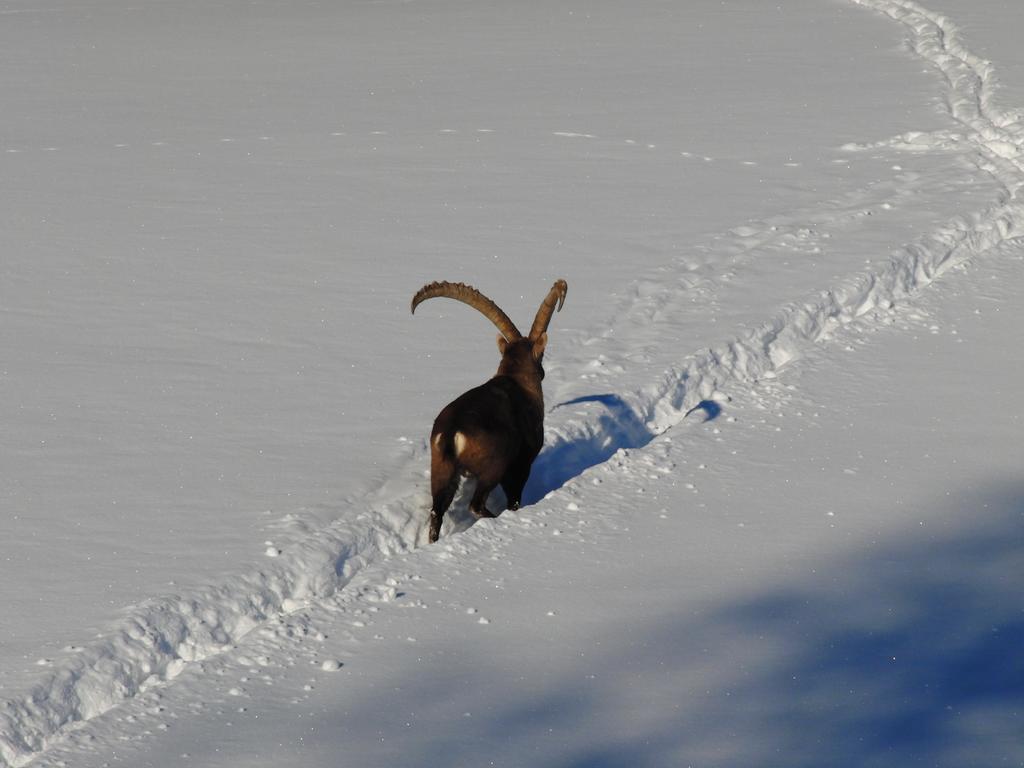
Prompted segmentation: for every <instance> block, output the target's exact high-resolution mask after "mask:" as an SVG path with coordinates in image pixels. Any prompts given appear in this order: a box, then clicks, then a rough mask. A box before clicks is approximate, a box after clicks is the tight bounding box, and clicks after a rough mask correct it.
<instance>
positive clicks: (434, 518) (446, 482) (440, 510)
mask: <svg viewBox="0 0 1024 768" xmlns="http://www.w3.org/2000/svg"><path fill="white" fill-rule="evenodd" d="M438 453H439V452H436V451H435V452H433V453H432V455H431V457H430V495H431V496H432V497H433V503H432V504H431V506H430V532H429V534H428V540H429V541H430V543H431V544H433V543H434V542H435V541H437V539H438V537H439V536H440V535H441V521H442V520H444V513H445V512H447V511H448V507H450V506H451V505H452V499H454V498H455V492H456V491H457V490H458V489H459V473H458V471H457V470H456V467H455V462H454V460H452V459H450V458H447V457H445V456H441V455H438Z"/></svg>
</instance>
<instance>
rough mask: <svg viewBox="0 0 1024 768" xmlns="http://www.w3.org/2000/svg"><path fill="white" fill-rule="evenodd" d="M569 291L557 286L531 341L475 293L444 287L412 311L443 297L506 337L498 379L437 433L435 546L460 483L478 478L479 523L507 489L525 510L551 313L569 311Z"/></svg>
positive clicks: (540, 439)
mask: <svg viewBox="0 0 1024 768" xmlns="http://www.w3.org/2000/svg"><path fill="white" fill-rule="evenodd" d="M567 290H568V287H567V285H566V282H565V281H564V280H557V281H555V284H554V285H553V286H552V287H551V290H550V291H549V292H548V295H547V297H545V299H544V301H543V302H542V303H541V306H540V309H538V310H537V316H536V318H534V321H533V326H532V327H531V329H530V335H529V336H528V337H526V338H524V337H523V336H522V335H521V334H520V333H519V330H518V329H517V328H516V327H515V324H513V323H512V321H511V320H510V319H509V318H508V316H507V315H506V314H505V313H504V312H502V311H501V309H500V308H499V307H498V306H497V305H496V304H495V303H494V302H493V301H491V300H490V299H488V298H487V297H486V296H484V295H483V294H481V293H480V292H479V291H477V290H476V289H475V288H473V287H472V286H468V285H464V284H462V283H447V282H437V283H430V284H429V285H425V286H423V288H421V289H420V290H419V291H418V292H417V293H416V295H415V296H414V297H413V300H412V310H413V312H415V311H416V307H417V305H419V304H420V303H421V302H423V301H425V300H426V299H430V298H434V297H437V296H444V297H447V298H450V299H455V300H457V301H461V302H463V303H465V304H469V305H470V306H472V307H474V308H476V309H477V310H479V311H480V312H481V313H483V315H484V316H485V317H487V318H488V319H490V320H491V321H492V322H493V323H494V324H495V326H496V327H497V328H498V330H499V331H501V335H499V336H498V349H499V351H500V352H501V363H500V364H499V365H498V371H497V373H496V374H495V375H494V377H493V378H492V379H491V380H490V381H487V382H485V383H483V384H481V385H480V386H479V387H474V388H473V389H471V390H469V391H468V392H466V393H465V394H463V395H461V396H459V397H458V398H456V399H455V400H453V401H452V402H450V403H449V404H448V405H446V406H445V407H444V409H443V410H442V411H441V413H439V414H438V416H437V418H436V419H435V420H434V428H433V430H432V431H431V433H430V494H431V497H432V505H431V510H430V532H429V539H430V541H431V542H435V541H437V539H438V536H439V535H440V533H441V522H442V521H443V520H444V514H445V512H447V511H448V507H450V506H451V503H452V499H453V498H454V497H455V492H456V491H457V490H458V488H459V479H460V478H461V477H462V476H463V475H472V476H473V477H475V478H476V490H475V491H474V493H473V498H472V500H471V501H470V503H469V508H470V509H471V510H472V512H473V514H475V515H476V516H477V517H493V516H494V514H493V513H492V512H491V511H490V510H488V509H487V506H486V503H487V497H488V496H489V495H490V493H491V491H492V490H494V488H495V487H496V486H497V485H498V484H499V483H500V484H501V487H502V489H503V490H504V491H505V496H506V497H507V498H508V506H509V508H510V509H518V508H519V504H520V502H521V501H522V497H523V488H524V486H525V485H526V481H527V479H528V478H529V476H530V467H531V466H533V460H534V459H535V458H537V454H538V453H540V449H541V446H542V445H543V443H544V392H543V390H542V389H541V381H542V380H543V379H544V366H543V360H544V350H545V348H546V347H547V342H548V335H547V327H548V323H549V322H550V320H551V315H552V313H553V312H554V311H555V310H556V308H557V309H558V310H560V309H561V308H562V304H563V302H564V301H565V295H566V292H567Z"/></svg>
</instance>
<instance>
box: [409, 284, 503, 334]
mask: <svg viewBox="0 0 1024 768" xmlns="http://www.w3.org/2000/svg"><path fill="white" fill-rule="evenodd" d="M437 296H444V297H445V298H448V299H455V300H456V301H461V302H462V303H463V304H468V305H469V306H471V307H473V309H476V310H479V311H480V313H481V314H482V315H483V316H484V317H486V318H487V319H488V320H490V321H491V322H492V323H494V324H495V326H497V328H498V330H499V331H501V335H502V336H504V337H505V340H506V341H515V340H516V339H521V338H523V334H521V333H520V332H519V329H518V328H516V326H515V323H513V322H512V321H511V320H509V317H508V315H506V314H505V313H504V312H502V311H501V308H500V307H499V306H498V305H497V304H495V303H494V302H493V301H491V300H490V299H488V298H487V297H486V296H484V295H483V294H482V293H480V291H478V290H477V289H476V288H474V287H473V286H471V285H466V284H465V283H449V282H444V281H441V282H437V283H430V284H429V285H424V286H423V287H422V288H420V289H419V290H418V291H416V295H415V296H413V297H412V311H413V314H415V313H416V307H417V306H419V304H420V302H423V301H426V300H427V299H433V298H435V297H437Z"/></svg>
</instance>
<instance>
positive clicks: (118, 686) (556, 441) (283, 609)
mask: <svg viewBox="0 0 1024 768" xmlns="http://www.w3.org/2000/svg"><path fill="white" fill-rule="evenodd" d="M852 1H853V2H856V3H857V4H859V5H863V6H865V7H868V8H871V9H874V10H876V11H879V12H881V13H884V14H886V15H888V16H889V17H890V18H892V19H894V20H896V21H898V22H900V23H901V24H904V25H905V26H906V27H907V28H908V30H909V32H910V45H911V47H912V49H913V50H914V52H915V53H917V54H918V55H919V56H921V57H922V58H923V59H925V60H926V61H927V62H929V63H931V64H932V65H934V66H935V67H936V68H937V69H938V70H939V71H940V72H941V74H942V75H943V77H944V78H945V80H946V83H947V94H946V99H947V105H948V108H949V112H950V114H951V115H952V116H953V118H954V119H955V120H956V121H957V122H958V123H959V124H960V125H961V126H962V127H963V131H964V132H963V133H962V134H961V133H950V132H936V133H934V134H913V135H904V136H901V137H897V138H895V139H891V140H889V141H888V142H886V144H887V145H888V146H892V147H907V148H911V149H913V148H915V147H918V148H920V147H926V148H941V147H957V148H960V149H965V148H967V149H970V151H971V152H972V153H973V154H974V155H975V156H976V157H977V158H978V163H979V165H980V166H981V167H982V168H984V169H985V170H986V171H988V172H989V173H990V174H991V175H992V177H993V178H994V179H996V180H997V181H998V183H999V184H1000V185H1001V189H1002V192H1001V194H1000V196H999V199H998V200H997V202H996V203H995V204H994V205H993V206H991V207H990V208H988V209H986V210H984V211H981V212H978V213H973V214H969V215H961V216H958V217H956V218H955V219H954V220H952V221H950V222H948V223H947V224H946V225H944V226H942V227H940V228H939V229H938V230H937V231H935V232H933V233H931V234H929V235H927V236H924V237H922V238H920V239H919V240H917V241H916V242H914V243H911V244H909V245H907V246H906V247H905V248H903V249H902V251H901V252H899V253H898V254H897V255H895V256H893V257H892V258H891V259H890V261H889V262H888V263H887V264H886V265H884V266H883V267H881V268H878V269H873V270H871V271H866V272H863V273H860V274H856V275H852V276H850V277H848V278H846V279H844V280H842V281H841V282H839V283H838V284H837V285H835V286H833V287H832V288H831V289H829V290H825V291H823V292H821V293H819V294H817V295H815V296H813V297H810V298H807V299H804V300H801V301H796V302H793V303H791V304H789V305H787V306H785V307H783V308H782V309H781V310H780V311H779V312H778V313H777V314H776V315H775V316H774V317H772V318H770V319H769V320H767V321H765V322H764V323H762V324H761V325H759V326H757V327H755V328H752V329H749V330H748V331H746V332H744V333H743V334H741V335H740V336H738V337H736V338H734V339H732V340H730V341H728V342H726V343H724V344H720V345H718V346H716V347H712V348H708V349H705V350H703V351H701V352H699V353H698V354H696V355H693V356H692V357H690V358H688V359H687V360H686V361H685V362H683V363H681V364H680V365H679V366H674V367H671V368H669V369H667V370H665V371H664V372H662V373H661V374H659V375H657V376H655V377H652V380H651V382H650V383H649V384H648V385H647V386H645V387H643V388H641V389H639V390H635V391H633V392H630V393H627V394H624V395H621V396H615V397H611V396H603V397H602V398H601V399H600V402H601V403H602V404H603V405H604V406H605V413H604V414H603V415H602V416H600V417H597V418H594V417H589V416H588V417H584V416H578V415H576V416H570V415H565V412H563V411H561V410H559V409H557V408H556V409H555V410H553V411H552V413H551V414H550V417H549V428H548V434H547V439H546V448H545V451H544V453H543V454H542V455H541V457H540V458H539V459H538V462H537V464H536V465H535V468H534V477H532V478H531V485H530V488H531V489H532V491H528V493H529V495H530V496H531V497H532V498H537V497H539V496H542V495H544V494H545V493H548V492H551V491H553V490H555V489H556V488H558V487H559V486H560V485H561V484H562V483H564V482H565V481H567V480H568V479H571V477H572V476H575V475H577V474H579V473H580V472H582V471H583V469H585V468H586V467H587V466H591V465H592V464H596V463H598V462H600V461H604V460H606V459H607V458H608V457H609V456H610V455H612V454H613V453H614V452H615V451H616V450H618V449H619V448H629V447H637V446H640V445H643V444H645V443H646V442H648V441H649V440H650V439H651V438H652V437H653V436H654V435H656V434H659V433H661V432H664V431H666V430H668V429H670V428H671V427H673V426H674V425H676V424H679V423H680V422H681V421H682V420H683V419H684V418H685V417H686V415H687V413H689V412H690V411H691V410H692V409H693V408H694V407H696V406H697V405H698V404H699V403H701V401H705V400H714V399H718V398H720V397H722V395H721V392H722V390H723V389H724V388H727V387H735V386H737V385H743V384H747V383H751V382H754V381H757V380H758V379H760V378H763V377H766V376H770V375H772V374H773V373H774V372H775V371H776V370H778V369H779V368H781V367H782V366H784V365H785V364H786V363H788V362H790V361H791V360H793V359H796V358H799V357H800V356H802V355H803V354H804V353H805V352H806V350H808V349H809V348H810V347H811V346H813V345H814V344H815V343H818V342H820V341H821V340H823V339H826V338H828V335H829V332H830V331H831V330H832V329H834V328H835V327H837V326H839V325H842V324H845V323H849V322H851V321H853V320H855V319H857V318H861V317H865V316H866V317H867V318H868V319H870V317H871V313H872V311H873V310H875V309H876V308H888V307H891V306H892V305H893V304H895V303H897V302H899V301H900V300H901V299H904V298H906V297H907V296H909V295H910V294H912V293H914V292H916V291H917V290H918V289H920V288H921V287H923V286H925V285H927V284H929V283H930V282H931V281H932V280H934V279H935V278H936V277H937V276H939V275H941V274H942V273H943V272H945V271H946V270H948V269H949V268H950V267H952V266H955V265H957V264H961V263H963V262H965V261H967V260H969V259H971V258H973V257H974V256H976V255H978V254H981V253H984V252H986V251H988V250H990V249H992V248H995V247H998V246H1000V245H1003V244H1006V243H1007V242H1009V241H1024V207H1022V205H1021V204H1020V202H1019V201H1018V193H1019V191H1020V189H1021V187H1022V186H1024V112H1021V111H1012V112H1007V111H1003V110H1001V109H999V108H998V107H997V106H996V104H995V96H994V94H995V91H996V79H995V74H994V72H993V68H992V65H991V64H990V63H989V62H987V61H984V60H983V59H981V58H979V57H977V56H975V55H974V54H972V53H971V52H970V51H969V50H967V49H966V47H965V46H964V45H963V43H962V41H961V39H960V36H959V34H958V31H957V28H956V27H955V26H954V25H953V24H952V23H951V22H950V21H949V20H948V19H946V18H945V17H943V16H941V15H939V14H936V13H934V12H932V11H929V10H927V9H925V8H923V7H922V6H920V5H918V4H917V3H915V2H910V0H852ZM868 146H878V145H857V146H851V147H849V149H851V150H854V151H855V150H858V149H863V148H866V147H868ZM652 301H654V302H656V301H657V299H656V298H654V299H652V298H651V297H649V296H648V297H644V296H639V297H638V298H636V299H635V302H637V303H639V304H643V303H645V302H652ZM641 314H642V313H641ZM618 330H621V331H622V333H621V334H617V335H619V336H628V333H629V328H628V327H625V328H622V329H618ZM425 455H426V452H425V448H424V447H423V446H419V447H418V448H416V449H414V450H413V451H412V452H411V453H410V455H409V456H408V457H407V458H406V460H405V461H404V462H403V465H402V467H401V470H400V473H399V474H398V475H397V476H396V477H395V478H394V479H393V480H392V481H391V482H390V483H388V484H386V485H385V486H384V487H383V488H381V489H380V490H379V491H377V492H376V493H375V494H373V495H371V496H370V497H369V498H366V499H362V500H360V501H358V502H355V503H354V504H353V506H356V507H359V506H361V507H362V508H363V512H362V513H361V514H358V515H355V516H354V517H353V518H349V519H346V520H339V521H335V522H334V523H331V524H329V525H327V526H326V527H324V528H323V529H321V530H318V531H315V532H314V533H312V534H311V535H308V536H306V537H305V538H303V539H301V540H299V541H297V542H296V543H294V544H293V545H291V546H289V547H287V548H286V549H285V551H284V552H283V553H282V554H281V556H280V557H278V558H274V559H273V560H272V561H271V562H270V564H269V565H264V566H261V567H258V568H257V567H253V568H251V569H250V570H249V571H247V572H245V573H241V574H239V575H237V576H235V577H232V578H230V579H227V580H225V581H224V582H223V583H221V584H218V585H211V586H208V587H206V588H204V589H201V590H197V591H195V592H194V593H193V594H190V595H183V596H168V597H163V598H159V599H154V600H152V601H149V602H146V603H144V604H142V605H140V606H139V607H138V608H136V609H135V610H133V611H132V613H131V614H130V615H129V616H128V617H126V618H125V619H124V620H123V621H122V622H121V623H120V625H119V626H118V627H117V628H115V629H114V630H113V631H111V632H110V633H108V634H106V635H105V636H103V637H102V638H100V639H98V640H97V641H95V642H93V643H92V644H90V645H88V646H87V647H85V648H84V649H82V650H81V651H79V652H78V653H77V654H76V655H75V656H73V657H72V658H71V659H69V660H68V661H67V662H66V663H64V664H63V665H62V667H61V668H59V669H57V670H56V671H54V672H53V673H51V674H50V675H49V676H48V677H47V678H46V679H44V680H43V681H41V682H40V683H39V684H38V685H36V686H35V688H33V689H32V690H31V691H29V692H28V693H27V694H26V695H24V696H23V697H21V698H19V699H16V700H11V701H8V702H6V703H4V704H3V706H2V707H0V764H2V765H4V766H9V767H13V766H21V765H24V764H25V763H27V762H28V761H30V760H32V759H33V758H35V757H38V756H39V754H40V753H41V752H42V751H44V750H45V749H46V746H47V742H48V741H50V740H52V739H54V738H56V737H59V736H60V734H61V733H62V732H64V731H66V730H67V729H68V728H70V727H72V726H73V725H74V724H75V723H77V722H81V721H85V720H89V719H92V718H94V717H97V716H98V715H101V714H102V713H104V712H106V711H108V710H110V709H112V708H114V707H116V706H117V705H118V704H119V703H120V702H122V701H124V700H126V699H128V698H131V697H133V696H135V695H136V694H137V693H139V692H140V691H142V690H145V689H146V688H148V687H150V686H152V685H158V684H160V683H161V682H163V681H167V680H171V679H173V678H174V677H175V676H176V675H177V674H179V673H180V672H181V671H182V669H184V668H185V666H186V665H187V664H190V663H194V662H198V661H201V660H203V659H206V658H210V657H211V656H214V655H216V654H220V653H223V652H225V651H229V650H231V649H232V648H233V647H234V646H235V645H236V644H237V643H238V642H239V641H241V639H242V638H243V637H245V635H246V634H248V633H249V632H250V631H251V630H252V629H254V628H255V627H258V626H260V625H261V624H263V623H264V622H266V621H267V620H268V619H269V618H272V617H274V616H279V615H281V614H283V613H288V612H291V611H294V610H296V609H297V608H299V607H301V606H302V605H304V604H305V603H306V602H308V601H311V600H316V599H320V598H324V597H327V596H329V595H331V594H333V593H335V592H336V591H337V590H339V589H341V588H343V587H344V586H345V584H346V583H347V582H348V581H349V580H350V579H351V578H352V577H353V575H355V574H356V573H358V572H359V571H360V570H361V569H362V568H363V567H364V566H365V565H366V564H367V563H371V562H380V561H382V560H384V559H385V558H387V557H390V556H391V555H393V554H397V553H401V552H406V551H408V550H410V549H413V548H415V547H416V546H417V545H418V544H419V543H420V542H422V540H423V523H424V522H425V518H426V515H425V510H426V509H427V507H428V504H429V502H428V499H427V495H426V492H425V488H424V487H423V486H424V483H423V481H422V468H423V466H425ZM566 467H569V469H568V470H567V469H566ZM410 489H415V490H410ZM469 524H470V521H469V520H468V518H463V519H461V520H460V518H459V517H458V515H457V514H456V515H455V525H456V527H457V528H461V527H465V526H467V525H469Z"/></svg>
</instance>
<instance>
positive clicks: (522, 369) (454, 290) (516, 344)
mask: <svg viewBox="0 0 1024 768" xmlns="http://www.w3.org/2000/svg"><path fill="white" fill-rule="evenodd" d="M568 288H569V286H568V284H567V283H566V282H565V280H556V281H555V284H554V285H553V286H551V290H550V291H548V295H547V296H545V297H544V301H542V302H541V305H540V308H539V309H538V310H537V316H536V317H535V318H534V319H533V326H531V328H530V333H529V335H527V336H523V335H522V334H521V333H520V332H519V329H518V328H516V325H515V323H513V322H512V321H511V320H510V319H509V317H508V315H506V314H505V313H504V312H503V311H502V310H501V308H500V307H499V306H498V305H497V304H495V303H494V302H493V301H491V300H490V299H489V298H487V297H486V296H484V295H483V294H482V293H480V291H478V290H477V289H476V288H474V287H472V286H471V285H465V284H463V283H448V282H438V283H430V284H429V285H425V286H423V287H422V288H420V289H419V290H418V291H417V292H416V295H415V296H413V297H412V311H413V312H414V313H415V312H416V307H417V306H419V304H420V302H423V301H426V300H427V299H432V298H435V297H438V296H444V297H446V298H449V299H455V300H456V301H461V302H463V303H464V304H468V305H469V306H471V307H473V308H474V309H476V310H479V311H480V313H481V314H483V316H484V317H486V318H487V319H488V320H490V321H491V322H492V323H494V325H495V327H497V329H498V350H499V351H500V352H501V366H500V367H499V368H498V372H499V373H513V372H519V373H532V374H533V375H535V376H537V377H538V378H540V379H543V378H544V366H543V361H544V349H545V348H546V347H547V343H548V333H547V331H548V324H549V323H550V322H551V316H552V315H553V314H554V313H555V311H556V309H557V310H558V311H561V309H562V305H563V304H564V303H565V294H566V292H567V291H568Z"/></svg>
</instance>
